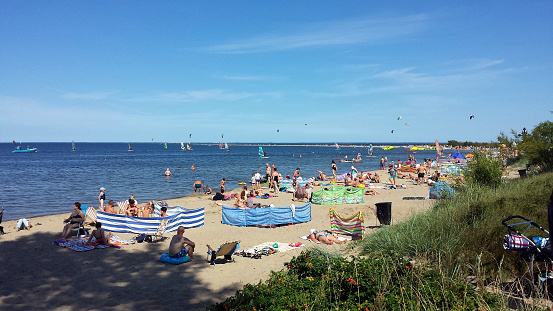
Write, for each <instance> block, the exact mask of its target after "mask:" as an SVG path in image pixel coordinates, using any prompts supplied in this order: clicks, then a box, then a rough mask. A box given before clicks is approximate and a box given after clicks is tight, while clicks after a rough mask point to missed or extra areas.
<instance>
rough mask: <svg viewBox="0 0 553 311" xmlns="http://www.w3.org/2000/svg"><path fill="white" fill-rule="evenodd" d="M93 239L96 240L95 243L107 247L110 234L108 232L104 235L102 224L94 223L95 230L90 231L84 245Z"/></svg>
mask: <svg viewBox="0 0 553 311" xmlns="http://www.w3.org/2000/svg"><path fill="white" fill-rule="evenodd" d="M93 237H94V238H95V239H96V243H99V244H105V245H107V244H108V242H109V238H110V237H111V232H110V231H108V233H107V234H106V232H105V231H104V229H102V223H101V222H96V230H92V232H91V233H90V237H89V238H88V241H86V244H89V243H90V241H92V238H93Z"/></svg>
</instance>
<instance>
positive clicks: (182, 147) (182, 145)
mask: <svg viewBox="0 0 553 311" xmlns="http://www.w3.org/2000/svg"><path fill="white" fill-rule="evenodd" d="M180 149H181V150H183V151H184V150H185V149H186V148H184V143H183V142H182V141H181V143H180Z"/></svg>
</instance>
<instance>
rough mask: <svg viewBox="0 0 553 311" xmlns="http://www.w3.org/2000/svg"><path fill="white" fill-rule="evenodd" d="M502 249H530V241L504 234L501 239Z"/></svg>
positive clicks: (518, 236)
mask: <svg viewBox="0 0 553 311" xmlns="http://www.w3.org/2000/svg"><path fill="white" fill-rule="evenodd" d="M503 248H505V249H512V250H519V249H526V248H530V241H528V240H527V239H526V238H525V237H523V236H520V235H514V234H506V235H505V237H504V238H503Z"/></svg>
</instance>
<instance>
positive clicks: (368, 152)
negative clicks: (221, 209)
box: [367, 144, 376, 158]
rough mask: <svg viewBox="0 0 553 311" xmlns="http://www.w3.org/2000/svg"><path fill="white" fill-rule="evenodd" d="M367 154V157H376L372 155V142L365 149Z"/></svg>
mask: <svg viewBox="0 0 553 311" xmlns="http://www.w3.org/2000/svg"><path fill="white" fill-rule="evenodd" d="M367 154H368V155H369V157H371V158H373V157H376V156H374V155H373V144H370V145H369V148H368V149H367Z"/></svg>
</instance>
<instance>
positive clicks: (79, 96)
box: [61, 92, 115, 100]
mask: <svg viewBox="0 0 553 311" xmlns="http://www.w3.org/2000/svg"><path fill="white" fill-rule="evenodd" d="M114 93H115V92H91V93H65V94H62V95H61V97H62V98H65V99H70V100H104V99H107V98H109V97H110V96H111V95H113V94H114Z"/></svg>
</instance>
